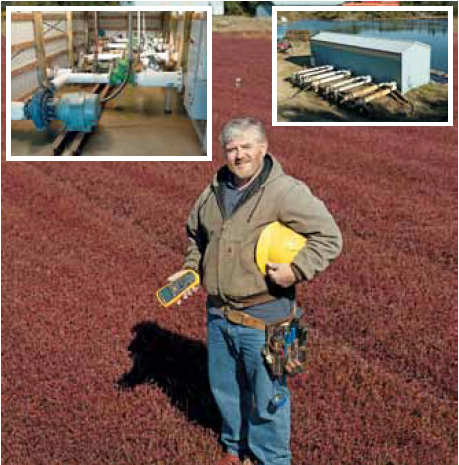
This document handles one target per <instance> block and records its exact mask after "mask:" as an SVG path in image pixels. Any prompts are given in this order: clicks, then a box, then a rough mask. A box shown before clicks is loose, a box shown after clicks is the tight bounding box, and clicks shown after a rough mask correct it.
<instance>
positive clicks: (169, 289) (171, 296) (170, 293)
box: [156, 270, 199, 307]
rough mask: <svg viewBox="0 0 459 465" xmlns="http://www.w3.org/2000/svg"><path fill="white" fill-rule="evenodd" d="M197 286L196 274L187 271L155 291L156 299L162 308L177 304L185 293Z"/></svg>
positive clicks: (197, 278) (197, 276) (197, 277)
mask: <svg viewBox="0 0 459 465" xmlns="http://www.w3.org/2000/svg"><path fill="white" fill-rule="evenodd" d="M197 286H199V275H198V273H196V272H195V271H193V270H187V272H186V273H184V274H183V275H182V276H180V277H179V278H177V279H175V280H174V281H171V282H170V283H169V284H167V285H166V286H164V287H162V288H161V289H160V290H159V291H156V298H157V299H158V300H159V303H160V304H161V305H162V306H163V307H169V305H172V304H174V303H175V302H177V300H179V299H180V297H182V296H183V294H184V293H185V292H186V291H188V290H190V289H193V288H194V287H197Z"/></svg>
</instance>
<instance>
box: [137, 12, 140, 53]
mask: <svg viewBox="0 0 459 465" xmlns="http://www.w3.org/2000/svg"><path fill="white" fill-rule="evenodd" d="M137 44H138V46H140V11H138V12H137Z"/></svg>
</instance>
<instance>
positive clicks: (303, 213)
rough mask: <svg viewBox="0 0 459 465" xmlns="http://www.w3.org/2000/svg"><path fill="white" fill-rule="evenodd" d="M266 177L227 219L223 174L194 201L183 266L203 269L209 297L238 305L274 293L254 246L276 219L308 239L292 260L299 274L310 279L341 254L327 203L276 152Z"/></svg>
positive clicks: (263, 299) (262, 300)
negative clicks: (221, 196) (220, 189)
mask: <svg viewBox="0 0 459 465" xmlns="http://www.w3.org/2000/svg"><path fill="white" fill-rule="evenodd" d="M266 156H268V157H271V159H272V161H273V166H272V169H271V171H270V173H269V176H268V177H267V179H266V180H265V182H264V183H263V184H262V185H261V186H260V187H259V189H258V190H257V191H256V192H255V193H254V194H253V195H252V196H251V197H249V198H248V199H247V200H246V201H245V202H244V203H243V204H242V205H241V206H240V207H239V208H238V209H237V210H236V211H235V212H234V213H233V215H231V216H230V217H229V218H227V219H225V220H224V219H223V217H222V213H221V210H220V207H219V205H218V201H217V196H216V191H217V186H218V182H219V181H218V175H216V176H215V177H214V179H213V182H212V183H211V184H210V185H209V186H208V187H207V188H206V189H205V190H204V191H203V192H202V194H201V195H200V196H199V198H198V199H197V201H196V202H195V204H194V206H193V208H192V210H191V212H190V215H189V218H188V222H187V232H188V237H189V245H188V250H187V256H186V261H185V264H184V268H191V269H193V270H195V271H198V272H199V273H200V275H201V280H202V283H203V285H204V287H205V288H206V290H207V292H208V294H209V295H210V296H215V297H217V298H219V299H221V300H222V301H223V302H224V303H227V304H229V305H230V306H232V307H234V308H239V309H240V308H244V307H247V306H250V305H253V304H255V303H261V302H268V301H269V300H272V299H274V298H275V296H273V295H272V293H271V291H270V289H269V288H268V286H267V282H266V280H265V277H264V276H263V275H262V273H260V271H259V270H258V268H257V264H256V259H255V250H256V244H257V241H258V238H259V236H260V234H261V232H262V231H263V229H264V228H265V227H266V226H267V225H268V224H270V223H272V222H274V221H279V222H280V223H282V224H284V225H286V226H288V227H289V228H291V229H293V230H294V231H296V232H298V233H300V234H303V235H304V236H305V237H306V238H307V242H306V245H305V247H304V248H303V249H301V250H300V252H298V254H297V255H296V257H295V258H294V260H293V263H292V264H293V268H294V269H295V272H296V273H295V274H296V275H298V274H299V275H300V277H301V278H302V279H306V280H310V279H312V278H313V277H314V276H315V275H316V274H317V273H319V272H321V271H323V270H324V269H325V268H327V266H328V265H329V264H330V263H331V262H332V261H333V260H334V259H335V258H336V257H337V256H338V255H339V253H340V252H341V249H342V237H341V233H340V230H339V228H338V226H337V225H336V223H335V221H334V219H333V217H332V216H331V214H330V213H329V211H328V210H327V208H326V207H325V205H324V203H323V202H322V201H321V200H319V199H318V198H317V197H315V196H314V195H313V194H312V193H311V191H310V189H309V188H308V187H307V186H306V184H304V183H303V182H301V181H299V180H297V179H295V178H293V177H291V176H288V175H287V174H285V173H284V171H283V170H282V167H281V165H280V163H279V162H278V161H277V160H276V159H275V158H274V157H272V156H271V155H269V154H267V155H266Z"/></svg>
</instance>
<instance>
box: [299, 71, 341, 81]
mask: <svg viewBox="0 0 459 465" xmlns="http://www.w3.org/2000/svg"><path fill="white" fill-rule="evenodd" d="M338 73H340V71H331V72H329V73H324V74H319V75H317V76H308V77H306V78H301V82H314V81H319V80H320V79H324V78H327V77H330V76H336V75H337V74H338Z"/></svg>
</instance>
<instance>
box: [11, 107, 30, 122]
mask: <svg viewBox="0 0 459 465" xmlns="http://www.w3.org/2000/svg"><path fill="white" fill-rule="evenodd" d="M24 105H25V104H24V103H23V102H11V119H12V120H13V121H19V120H23V119H27V118H26V117H25V115H24Z"/></svg>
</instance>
